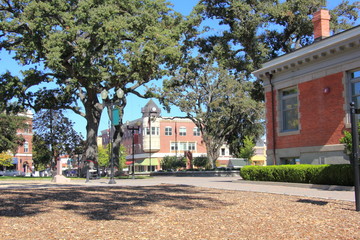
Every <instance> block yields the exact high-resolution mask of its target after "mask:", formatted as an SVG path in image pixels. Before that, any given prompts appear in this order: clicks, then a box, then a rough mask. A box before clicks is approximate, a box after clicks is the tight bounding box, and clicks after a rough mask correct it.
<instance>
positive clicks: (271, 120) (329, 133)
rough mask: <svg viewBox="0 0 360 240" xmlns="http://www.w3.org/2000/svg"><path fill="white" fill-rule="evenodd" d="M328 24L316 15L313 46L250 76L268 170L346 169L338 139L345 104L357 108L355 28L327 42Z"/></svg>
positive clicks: (359, 71)
mask: <svg viewBox="0 0 360 240" xmlns="http://www.w3.org/2000/svg"><path fill="white" fill-rule="evenodd" d="M329 19H330V16H329V14H328V11H325V10H321V11H319V12H317V13H316V14H315V15H314V18H313V22H314V29H315V31H314V38H315V42H314V43H313V44H312V45H309V46H306V47H303V48H301V49H298V50H296V51H294V52H292V53H289V54H286V55H283V56H280V57H278V58H276V59H273V60H271V61H269V62H267V63H265V64H264V65H263V67H262V68H261V69H259V70H257V71H255V72H254V75H255V76H256V77H257V78H260V79H262V80H263V81H264V88H265V102H266V131H267V141H266V142H267V163H268V164H295V163H309V164H323V163H328V164H334V163H349V160H348V157H347V155H346V154H344V146H343V144H340V142H339V139H340V138H341V137H342V136H343V131H344V130H345V129H349V128H350V127H351V126H350V117H349V112H350V111H349V108H350V102H351V101H355V102H356V103H357V108H360V27H359V26H358V27H354V28H352V29H350V30H347V31H344V32H342V33H338V34H335V35H333V36H330V30H329Z"/></svg>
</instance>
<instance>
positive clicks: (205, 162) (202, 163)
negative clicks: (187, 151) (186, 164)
mask: <svg viewBox="0 0 360 240" xmlns="http://www.w3.org/2000/svg"><path fill="white" fill-rule="evenodd" d="M193 164H194V166H195V167H198V168H208V167H209V165H210V163H209V159H208V158H207V157H206V156H200V157H194V159H193Z"/></svg>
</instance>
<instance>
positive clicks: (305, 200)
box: [297, 199, 329, 206]
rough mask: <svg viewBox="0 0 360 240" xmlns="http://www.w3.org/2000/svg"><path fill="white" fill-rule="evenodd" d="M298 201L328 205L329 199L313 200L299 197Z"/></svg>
mask: <svg viewBox="0 0 360 240" xmlns="http://www.w3.org/2000/svg"><path fill="white" fill-rule="evenodd" d="M297 202H299V203H310V204H314V205H318V206H325V205H327V204H328V203H329V202H327V201H321V200H312V199H299V200H297Z"/></svg>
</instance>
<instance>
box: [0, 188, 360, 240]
mask: <svg viewBox="0 0 360 240" xmlns="http://www.w3.org/2000/svg"><path fill="white" fill-rule="evenodd" d="M0 191H1V194H0V239H1V240H8V239H16V240H18V239H24V240H26V239H360V213H359V212H356V211H354V209H355V207H354V203H353V202H350V201H339V200H331V199H320V198H309V197H302V196H288V195H280V194H271V193H256V192H243V191H233V190H221V189H211V188H204V187H193V186H184V185H171V184H162V185H156V186H114V187H101V186H92V187H81V186H80V187H76V188H75V187H58V188H26V189H1V190H0Z"/></svg>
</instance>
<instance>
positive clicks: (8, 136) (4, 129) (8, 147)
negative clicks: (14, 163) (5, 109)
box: [0, 114, 26, 153]
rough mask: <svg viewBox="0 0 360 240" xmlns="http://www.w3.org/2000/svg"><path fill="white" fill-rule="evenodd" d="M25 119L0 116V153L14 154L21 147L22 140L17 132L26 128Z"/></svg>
mask: <svg viewBox="0 0 360 240" xmlns="http://www.w3.org/2000/svg"><path fill="white" fill-rule="evenodd" d="M25 120H26V118H24V117H19V116H14V115H6V114H0V133H1V134H0V152H6V151H12V152H13V153H15V152H16V150H17V148H18V147H19V145H22V144H23V142H24V138H23V137H22V136H21V135H18V134H17V130H18V129H21V128H24V127H26V123H25Z"/></svg>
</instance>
